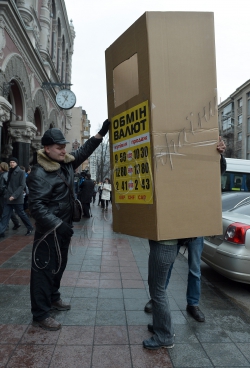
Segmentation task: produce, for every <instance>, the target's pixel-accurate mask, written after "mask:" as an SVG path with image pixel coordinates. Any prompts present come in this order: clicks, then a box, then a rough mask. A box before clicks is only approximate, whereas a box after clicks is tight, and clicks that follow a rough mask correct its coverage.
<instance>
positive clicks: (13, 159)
mask: <svg viewBox="0 0 250 368" xmlns="http://www.w3.org/2000/svg"><path fill="white" fill-rule="evenodd" d="M10 161H15V162H16V163H17V164H18V159H17V158H16V157H10V158H9V162H10Z"/></svg>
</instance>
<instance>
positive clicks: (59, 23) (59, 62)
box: [56, 18, 62, 74]
mask: <svg viewBox="0 0 250 368" xmlns="http://www.w3.org/2000/svg"><path fill="white" fill-rule="evenodd" d="M61 57H62V53H61V21H60V19H59V18H58V21H57V63H56V70H57V73H58V74H60V67H61Z"/></svg>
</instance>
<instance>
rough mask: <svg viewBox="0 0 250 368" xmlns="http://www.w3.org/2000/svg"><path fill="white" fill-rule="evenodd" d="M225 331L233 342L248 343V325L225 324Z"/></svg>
mask: <svg viewBox="0 0 250 368" xmlns="http://www.w3.org/2000/svg"><path fill="white" fill-rule="evenodd" d="M224 330H225V332H226V333H227V335H228V336H229V337H230V338H231V340H232V341H233V342H235V343H236V342H242V343H248V344H249V343H250V325H249V324H245V325H238V326H233V327H232V328H230V327H228V326H225V327H224Z"/></svg>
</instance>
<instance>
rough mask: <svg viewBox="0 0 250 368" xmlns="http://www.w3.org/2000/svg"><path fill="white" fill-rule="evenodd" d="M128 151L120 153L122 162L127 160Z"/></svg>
mask: <svg viewBox="0 0 250 368" xmlns="http://www.w3.org/2000/svg"><path fill="white" fill-rule="evenodd" d="M126 157H127V155H126V152H121V153H120V162H126Z"/></svg>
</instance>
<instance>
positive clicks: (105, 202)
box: [101, 199, 109, 208]
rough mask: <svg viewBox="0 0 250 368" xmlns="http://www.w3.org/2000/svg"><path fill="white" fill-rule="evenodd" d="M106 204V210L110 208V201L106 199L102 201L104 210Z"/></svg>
mask: <svg viewBox="0 0 250 368" xmlns="http://www.w3.org/2000/svg"><path fill="white" fill-rule="evenodd" d="M105 204H106V208H108V206H109V201H107V200H106V199H102V200H101V206H102V208H105Z"/></svg>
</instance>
